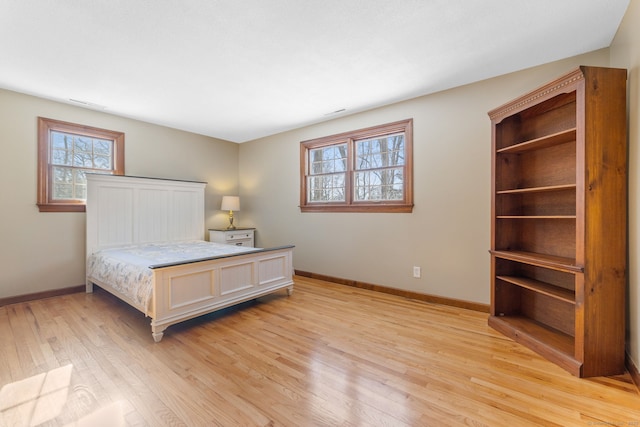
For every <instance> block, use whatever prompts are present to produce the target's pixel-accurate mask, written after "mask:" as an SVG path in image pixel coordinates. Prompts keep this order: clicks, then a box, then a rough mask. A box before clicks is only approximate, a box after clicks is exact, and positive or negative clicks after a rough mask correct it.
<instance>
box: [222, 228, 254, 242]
mask: <svg viewBox="0 0 640 427" xmlns="http://www.w3.org/2000/svg"><path fill="white" fill-rule="evenodd" d="M225 234H226V235H225V239H226V241H227V242H235V241H237V240H251V239H253V232H251V233H246V232H242V233H238V232H235V231H227V232H226V233H225Z"/></svg>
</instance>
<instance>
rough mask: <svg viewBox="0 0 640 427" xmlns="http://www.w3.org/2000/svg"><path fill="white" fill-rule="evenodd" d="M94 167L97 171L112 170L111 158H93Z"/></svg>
mask: <svg viewBox="0 0 640 427" xmlns="http://www.w3.org/2000/svg"><path fill="white" fill-rule="evenodd" d="M93 162H94V165H93V166H94V167H95V168H97V169H112V167H111V158H110V157H107V156H95V157H94V158H93Z"/></svg>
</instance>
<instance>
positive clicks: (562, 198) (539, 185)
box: [489, 66, 627, 377]
mask: <svg viewBox="0 0 640 427" xmlns="http://www.w3.org/2000/svg"><path fill="white" fill-rule="evenodd" d="M626 79H627V73H626V70H623V69H612V68H599V67H586V66H582V67H579V68H578V69H576V70H574V71H572V72H570V73H568V74H566V75H564V76H562V77H560V78H559V79H557V80H554V81H553V82H550V83H549V84H547V85H545V86H542V87H540V88H538V89H537V90H534V91H532V92H529V93H527V94H525V95H523V96H521V97H519V98H517V99H515V100H513V101H511V102H509V103H507V104H505V105H503V106H501V107H499V108H496V109H494V110H492V111H490V112H489V117H490V118H491V124H492V178H493V179H492V213H491V217H492V224H491V231H492V232H491V250H490V253H491V315H490V317H489V325H491V326H492V327H493V328H494V329H496V330H498V331H500V332H501V333H503V334H505V335H507V336H509V337H511V338H512V339H514V340H515V341H517V342H519V343H521V344H523V345H525V346H527V347H529V348H531V349H532V350H534V351H536V352H537V353H539V354H540V355H542V356H543V357H546V358H547V359H549V360H551V361H552V362H554V363H556V364H558V365H559V366H561V367H563V368H564V369H566V370H567V371H569V372H570V373H572V374H573V375H576V376H580V377H592V376H601V375H616V374H620V373H622V372H624V349H625V287H626V258H627V241H626V231H627V230H626V227H627V216H626V209H627V173H626V167H627V158H626V153H627V137H626Z"/></svg>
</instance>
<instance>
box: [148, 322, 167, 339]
mask: <svg viewBox="0 0 640 427" xmlns="http://www.w3.org/2000/svg"><path fill="white" fill-rule="evenodd" d="M165 329H167V327H166V326H154V325H151V336H152V337H153V340H154V341H155V342H160V341H161V340H162V336H163V335H164V330H165Z"/></svg>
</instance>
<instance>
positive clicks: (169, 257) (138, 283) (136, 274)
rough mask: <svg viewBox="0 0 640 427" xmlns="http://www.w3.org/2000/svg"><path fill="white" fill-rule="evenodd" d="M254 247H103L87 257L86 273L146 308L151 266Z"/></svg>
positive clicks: (202, 243) (193, 244) (181, 244)
mask: <svg viewBox="0 0 640 427" xmlns="http://www.w3.org/2000/svg"><path fill="white" fill-rule="evenodd" d="M256 250H257V249H256V248H248V247H242V246H233V245H224V244H221V243H213V242H205V241H203V240H193V241H187V242H168V243H148V244H144V245H136V246H125V247H118V248H110V249H103V250H100V251H97V252H95V253H93V254H91V255H90V256H89V257H88V258H87V277H91V278H94V279H96V280H99V281H101V282H103V283H105V284H107V285H110V286H111V287H113V288H114V289H116V290H117V291H118V292H120V293H122V294H124V295H126V296H127V297H128V298H129V299H131V300H132V301H134V302H135V303H136V304H138V305H139V306H141V307H144V308H145V314H146V310H148V308H149V302H150V301H151V296H152V294H153V284H152V282H153V271H152V269H153V268H159V267H162V266H166V265H177V264H185V263H190V262H197V261H203V260H206V259H212V258H218V257H224V256H229V255H235V254H239V253H243V252H252V251H256Z"/></svg>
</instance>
